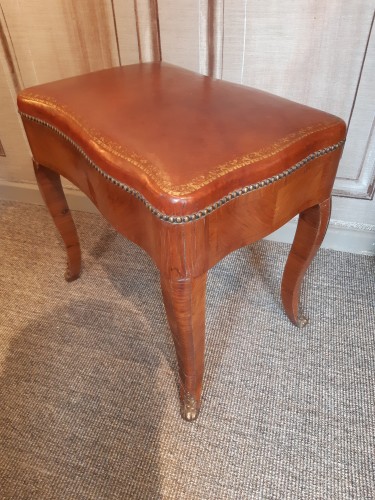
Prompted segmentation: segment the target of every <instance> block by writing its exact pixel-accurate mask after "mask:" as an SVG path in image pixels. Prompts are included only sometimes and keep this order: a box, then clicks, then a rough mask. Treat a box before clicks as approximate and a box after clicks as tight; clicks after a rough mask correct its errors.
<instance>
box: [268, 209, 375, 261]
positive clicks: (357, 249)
mask: <svg viewBox="0 0 375 500" xmlns="http://www.w3.org/2000/svg"><path fill="white" fill-rule="evenodd" d="M297 220H298V219H297V218H295V219H293V220H291V221H290V222H288V223H287V224H285V226H283V227H281V228H280V229H278V230H277V231H275V232H274V233H272V234H270V235H269V236H267V238H265V239H266V240H271V241H281V242H284V243H292V241H293V237H294V234H295V232H296V228H297ZM322 248H329V249H331V250H339V251H341V252H351V253H357V254H362V255H375V226H372V225H370V224H355V223H353V222H345V221H341V220H334V219H331V221H330V224H329V227H328V231H327V234H326V237H325V238H324V240H323V243H322Z"/></svg>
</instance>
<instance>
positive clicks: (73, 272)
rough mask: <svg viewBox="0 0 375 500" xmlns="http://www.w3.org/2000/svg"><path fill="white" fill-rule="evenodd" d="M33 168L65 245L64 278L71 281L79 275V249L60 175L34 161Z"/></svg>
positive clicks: (40, 189)
mask: <svg viewBox="0 0 375 500" xmlns="http://www.w3.org/2000/svg"><path fill="white" fill-rule="evenodd" d="M34 170H35V177H36V180H37V182H38V186H39V191H40V193H41V195H42V197H43V200H44V202H45V204H46V206H47V208H48V210H49V212H50V214H51V215H52V218H53V221H54V223H55V225H56V227H57V230H58V231H59V233H60V234H61V237H62V239H63V241H64V244H65V247H66V252H67V257H68V265H67V269H66V272H65V279H66V280H67V281H73V280H75V279H77V278H78V277H79V274H80V272H81V249H80V246H79V240H78V234H77V230H76V227H75V224H74V222H73V218H72V215H71V213H70V210H69V207H68V204H67V202H66V198H65V195H64V191H63V188H62V185H61V179H60V175H59V174H57V173H56V172H54V171H53V170H50V169H49V168H46V167H43V165H39V164H38V163H36V162H34Z"/></svg>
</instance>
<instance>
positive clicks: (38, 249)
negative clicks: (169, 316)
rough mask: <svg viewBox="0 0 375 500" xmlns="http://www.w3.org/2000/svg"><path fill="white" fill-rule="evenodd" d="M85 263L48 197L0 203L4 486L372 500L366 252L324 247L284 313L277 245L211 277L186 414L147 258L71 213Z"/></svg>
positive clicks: (371, 283) (374, 267) (53, 493)
mask: <svg viewBox="0 0 375 500" xmlns="http://www.w3.org/2000/svg"><path fill="white" fill-rule="evenodd" d="M75 220H76V222H77V226H78V230H79V233H80V236H81V244H82V249H83V258H84V269H83V274H82V277H81V278H80V279H79V280H78V281H75V282H73V283H70V284H69V283H66V282H65V281H64V279H63V274H64V270H65V254H64V250H63V248H62V245H61V244H60V242H59V240H58V238H57V235H56V232H55V229H54V226H53V225H52V222H51V220H50V218H49V215H48V214H47V212H46V210H45V209H44V208H42V207H34V206H28V205H21V204H13V203H5V202H3V203H0V259H1V260H0V262H1V266H0V311H1V317H0V498H1V499H38V500H41V499H43V500H44V499H48V500H50V499H59V500H70V499H72V500H73V499H74V500H77V499H133V498H134V499H159V498H160V499H215V500H217V499H330V500H332V499H340V500H341V499H361V500H365V499H373V498H375V479H374V477H375V476H374V473H375V470H374V450H375V415H374V396H375V391H374V381H375V333H374V330H375V312H374V306H375V263H374V259H372V258H370V257H364V256H358V255H352V254H344V253H339V252H334V251H326V250H325V251H323V250H322V251H320V252H319V254H318V257H317V258H316V260H315V261H314V264H313V266H312V268H311V269H310V271H309V273H308V276H307V278H306V282H305V285H304V291H305V293H304V301H303V302H304V304H305V309H307V311H308V314H309V316H310V324H309V325H308V326H307V327H306V328H305V329H303V330H299V329H296V328H295V327H293V326H292V325H291V324H290V323H289V322H288V320H287V318H286V317H285V315H284V314H283V311H282V309H281V303H280V299H279V284H280V278H281V273H282V269H283V265H284V263H285V259H286V255H287V251H288V245H284V244H277V243H271V242H259V243H257V244H254V245H252V246H250V247H247V248H244V249H242V250H239V251H237V252H235V253H233V254H232V255H230V256H228V257H227V258H226V259H224V260H223V261H222V262H221V263H220V264H219V265H217V266H216V267H215V268H214V269H212V271H210V273H209V279H208V291H207V353H206V360H207V368H206V377H205V392H204V399H203V408H202V412H201V415H200V417H199V419H198V420H197V421H196V422H195V423H193V424H190V423H186V422H184V421H182V420H181V418H180V415H179V409H178V397H177V390H176V375H175V374H176V366H175V359H174V352H173V348H172V341H171V337H170V333H169V330H168V327H167V322H166V316H165V312H164V309H163V305H162V297H161V292H160V289H159V276H158V272H157V270H156V268H155V267H154V265H153V264H152V262H151V260H150V259H149V257H148V256H147V255H146V254H145V253H144V252H143V251H141V250H140V249H139V248H137V247H136V246H135V245H133V244H131V243H129V242H127V241H126V240H124V239H123V238H122V237H121V236H119V235H117V234H116V233H115V232H114V231H113V230H112V229H111V228H110V227H109V226H108V225H107V223H106V222H105V221H103V220H102V219H101V218H100V217H99V216H95V215H90V214H82V213H76V214H75Z"/></svg>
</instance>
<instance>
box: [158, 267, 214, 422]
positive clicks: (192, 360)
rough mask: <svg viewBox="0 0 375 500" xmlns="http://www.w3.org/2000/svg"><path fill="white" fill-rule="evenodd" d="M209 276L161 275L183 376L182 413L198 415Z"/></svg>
mask: <svg viewBox="0 0 375 500" xmlns="http://www.w3.org/2000/svg"><path fill="white" fill-rule="evenodd" d="M206 280H207V273H205V274H203V275H202V276H200V277H198V278H191V277H189V278H181V279H173V278H171V277H169V276H165V275H163V274H162V275H161V286H162V291H163V297H164V305H165V309H166V312H167V317H168V321H169V325H170V328H171V330H172V335H173V341H174V345H175V348H176V354H177V360H178V365H179V374H180V399H181V414H182V417H183V418H184V419H185V420H189V421H192V420H195V419H196V418H197V416H198V413H199V409H200V404H201V393H202V379H203V371H204V337H205V302H206Z"/></svg>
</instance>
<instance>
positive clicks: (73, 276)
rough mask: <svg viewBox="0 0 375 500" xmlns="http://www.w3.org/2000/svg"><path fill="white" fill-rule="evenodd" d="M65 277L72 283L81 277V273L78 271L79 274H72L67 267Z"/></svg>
mask: <svg viewBox="0 0 375 500" xmlns="http://www.w3.org/2000/svg"><path fill="white" fill-rule="evenodd" d="M64 278H65V280H66V281H67V282H68V283H70V282H71V281H74V280H76V279H77V278H79V273H78V274H73V275H72V274H70V271H69V269H67V270H66V271H65V274H64Z"/></svg>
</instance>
